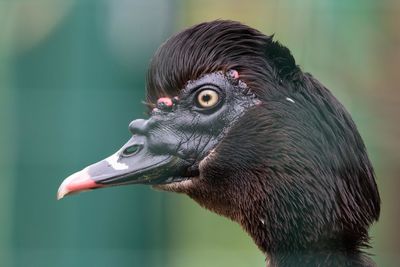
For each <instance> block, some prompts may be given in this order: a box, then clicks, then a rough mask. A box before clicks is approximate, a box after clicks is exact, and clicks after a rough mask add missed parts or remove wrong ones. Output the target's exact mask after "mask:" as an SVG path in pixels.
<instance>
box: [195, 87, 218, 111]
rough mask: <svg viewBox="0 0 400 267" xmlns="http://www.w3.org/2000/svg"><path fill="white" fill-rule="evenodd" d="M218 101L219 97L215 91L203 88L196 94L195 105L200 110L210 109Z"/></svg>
mask: <svg viewBox="0 0 400 267" xmlns="http://www.w3.org/2000/svg"><path fill="white" fill-rule="evenodd" d="M219 100H220V95H219V93H218V92H217V91H215V90H213V89H210V88H205V89H202V90H201V91H200V92H198V93H197V96H196V105H197V106H198V107H199V108H202V109H210V108H213V107H215V106H216V105H217V104H218V103H219Z"/></svg>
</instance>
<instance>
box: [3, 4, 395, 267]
mask: <svg viewBox="0 0 400 267" xmlns="http://www.w3.org/2000/svg"><path fill="white" fill-rule="evenodd" d="M217 18H223V19H233V20H239V21H241V22H243V23H246V24H248V25H250V26H253V27H255V28H257V29H259V30H261V31H262V32H264V33H266V34H268V35H269V34H272V33H275V38H276V39H277V40H279V41H281V42H282V43H283V44H285V45H286V46H288V47H289V48H290V49H291V51H292V52H293V54H294V56H295V58H296V59H297V63H298V64H299V65H301V67H302V68H303V70H306V71H308V72H311V73H312V74H313V75H314V76H315V77H317V78H318V79H319V80H320V81H321V82H322V83H323V84H325V85H326V86H327V87H328V88H330V89H331V90H332V91H333V93H334V94H335V95H336V96H337V97H338V98H339V99H340V100H341V101H342V102H343V104H344V105H345V106H346V107H347V109H348V110H349V111H350V113H351V114H352V116H353V118H354V120H355V121H356V123H357V125H358V127H359V130H360V132H361V135H362V136H363V138H364V140H365V142H366V145H367V148H368V150H369V154H370V157H371V159H372V161H373V163H374V166H375V168H376V173H377V177H378V181H377V182H378V185H379V189H380V193H381V197H382V201H383V206H382V213H381V219H380V221H379V223H377V224H376V225H375V226H374V227H373V228H372V230H371V236H372V242H371V243H372V246H373V248H372V249H370V250H369V252H370V253H372V254H374V256H373V258H374V260H375V261H376V262H377V263H378V264H379V265H380V266H398V262H399V260H400V257H399V255H400V231H399V229H398V227H399V224H400V213H399V212H400V205H399V204H398V203H399V198H398V195H399V193H398V191H399V189H400V181H399V179H398V177H399V173H400V164H399V163H400V156H399V151H400V141H399V137H400V123H399V118H398V117H399V116H400V91H399V86H398V84H399V76H400V75H399V68H400V31H399V25H400V1H396V0H392V1H390V0H386V1H374V0H352V1H348V0H331V1H328V0H326V1H317V0H315V1H313V0H301V1H300V0H297V1H296V0H292V1H291V0H269V1H267V0H259V1H257V0H254V1H239V0H236V1H234V0H231V1H212V0H203V1H201V0H185V1H184V0H181V1H180V0H169V1H167V0H147V1H140V0H129V1H128V0H120V1H111V0H110V1H106V0H103V1H100V0H92V1H90V0H86V1H77V0H68V1H65V0H31V1H22V0H0V127H1V133H0V266H21V267H25V266H30V267H33V266H40V267H46V266H58V267H62V266H141V267H147V266H148V267H150V266H173V267H181V266H182V267H183V266H185V267H186V266H191V267H193V266H194V267H195V266H219V267H223V266H230V267H233V266H264V265H265V262H264V257H263V255H262V254H261V253H260V252H259V251H258V249H257V248H256V246H255V245H254V244H253V243H252V241H251V240H250V238H249V237H248V236H247V235H246V234H245V233H244V232H243V231H242V230H241V229H240V227H239V226H238V225H236V224H234V223H232V222H230V221H229V220H227V219H224V218H222V217H219V216H217V215H215V214H212V213H211V212H209V211H206V210H204V209H202V208H200V207H199V206H198V205H197V204H195V203H194V202H193V201H192V200H190V199H189V198H187V197H186V196H183V195H177V194H171V193H163V192H157V191H154V190H152V189H151V188H149V187H146V186H127V187H117V188H110V189H108V190H104V191H103V190H97V191H94V192H91V193H89V194H81V195H77V196H74V197H71V198H67V199H64V200H62V201H56V199H55V195H56V191H57V188H58V186H59V184H60V182H61V181H62V180H63V179H64V178H65V177H67V176H68V175H69V174H71V173H73V172H75V171H77V170H80V169H81V168H83V167H84V166H86V165H88V164H91V163H93V162H96V161H98V160H100V159H102V158H104V157H106V156H108V155H110V154H111V153H113V152H114V151H116V150H117V149H118V148H119V147H120V146H121V145H122V144H124V143H125V141H126V140H128V138H129V136H130V135H129V132H128V130H127V126H128V123H129V122H130V121H131V120H132V119H134V118H139V117H143V116H144V111H145V107H144V105H143V104H142V103H141V101H142V100H143V99H144V83H145V74H146V69H147V65H148V62H149V60H150V58H151V56H152V54H153V53H154V51H155V49H156V48H157V47H158V46H159V45H160V44H161V43H162V42H163V41H164V40H165V39H166V38H167V37H168V36H170V35H171V34H172V33H175V32H177V31H180V30H182V29H184V28H185V27H187V26H190V25H193V24H195V23H198V22H202V21H208V20H212V19H217Z"/></svg>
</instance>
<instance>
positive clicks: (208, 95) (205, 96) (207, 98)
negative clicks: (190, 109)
mask: <svg viewBox="0 0 400 267" xmlns="http://www.w3.org/2000/svg"><path fill="white" fill-rule="evenodd" d="M202 98H203V99H202V100H203V101H204V102H206V103H208V101H210V100H211V95H210V94H206V95H203V97H202Z"/></svg>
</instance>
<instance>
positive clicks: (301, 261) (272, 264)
mask: <svg viewBox="0 0 400 267" xmlns="http://www.w3.org/2000/svg"><path fill="white" fill-rule="evenodd" d="M266 262H267V267H292V266H293V267H305V266H307V267H313V266H325V267H334V266H335V267H336V266H342V267H347V266H348V267H350V266H356V267H357V266H360V267H361V266H365V267H374V266H376V265H375V263H374V262H373V261H372V260H371V259H370V258H368V257H367V256H365V255H364V254H363V253H362V252H359V251H353V252H349V251H340V250H303V251H295V252H283V253H282V252H278V253H274V254H269V255H268V256H267V260H266Z"/></svg>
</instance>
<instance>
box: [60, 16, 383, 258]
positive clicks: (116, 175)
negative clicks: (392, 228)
mask: <svg viewBox="0 0 400 267" xmlns="http://www.w3.org/2000/svg"><path fill="white" fill-rule="evenodd" d="M147 103H148V107H149V115H150V116H149V118H148V119H138V120H134V121H132V122H131V123H130V125H129V129H130V131H131V133H132V137H131V139H130V140H129V141H128V142H127V143H126V144H125V145H123V146H122V148H121V149H120V150H118V151H117V152H116V153H115V154H113V155H112V156H110V157H108V158H106V159H105V160H102V161H100V162H98V163H95V164H93V165H90V166H88V167H86V168H84V169H83V170H82V171H80V172H77V173H75V174H73V175H71V176H70V177H68V178H67V179H65V180H64V182H63V183H62V184H61V186H60V188H59V191H58V198H62V197H64V196H66V195H69V194H72V193H77V192H81V191H85V190H91V189H96V188H103V187H108V186H116V185H128V184H149V185H152V186H154V187H155V188H158V189H161V190H166V191H174V192H179V193H185V194H187V195H189V196H190V197H191V198H193V199H194V200H195V201H197V202H198V203H199V204H200V205H202V206H204V207H206V208H208V209H210V210H213V211H215V212H217V213H219V214H221V215H224V216H226V217H228V218H231V219H232V220H234V221H237V222H239V223H240V224H241V225H242V226H243V228H244V229H245V230H246V231H247V232H248V233H249V234H250V235H251V236H252V237H253V239H254V241H255V242H256V244H257V245H258V246H259V247H260V248H261V249H262V250H263V251H267V252H271V251H274V250H278V251H279V250H290V249H304V248H306V247H310V246H317V244H320V242H322V241H321V240H323V241H324V244H325V245H326V244H329V245H328V246H336V245H337V244H338V243H343V242H347V243H348V246H354V247H357V246H360V245H363V244H365V243H366V242H367V241H368V234H367V229H368V227H369V225H370V224H372V222H373V221H375V220H377V219H378V217H379V206H380V200H379V194H378V191H377V187H376V183H375V179H374V171H373V168H372V166H371V163H370V161H369V159H368V156H367V153H366V150H365V146H364V144H363V141H362V139H361V137H360V135H359V133H358V131H357V128H356V126H355V124H354V122H353V121H352V119H351V117H350V115H349V114H348V113H347V111H346V110H345V108H344V107H343V106H342V105H341V104H340V103H339V102H338V100H337V99H336V98H335V97H334V96H333V95H332V94H331V93H330V92H329V90H328V89H326V88H325V87H324V86H323V85H322V84H320V83H319V82H318V81H317V80H316V79H314V78H313V77H312V76H311V75H310V74H308V73H303V72H302V71H301V70H300V68H299V67H298V66H297V65H296V63H295V60H294V58H293V56H292V55H291V53H290V51H289V50H288V49H287V48H286V47H284V46H282V45H281V44H279V43H278V42H276V41H274V40H273V37H272V36H266V35H264V34H262V33H260V32H259V31H257V30H255V29H253V28H250V27H248V26H246V25H243V24H241V23H238V22H233V21H222V20H218V21H212V22H207V23H202V24H199V25H195V26H193V27H191V28H189V29H186V30H184V31H182V32H180V33H178V34H176V35H174V36H172V37H171V38H170V39H168V40H167V41H166V42H165V43H164V44H163V45H162V46H161V47H160V48H159V49H158V50H157V52H156V53H155V55H154V57H153V59H152V61H151V64H150V68H149V72H148V77H147Z"/></svg>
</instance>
